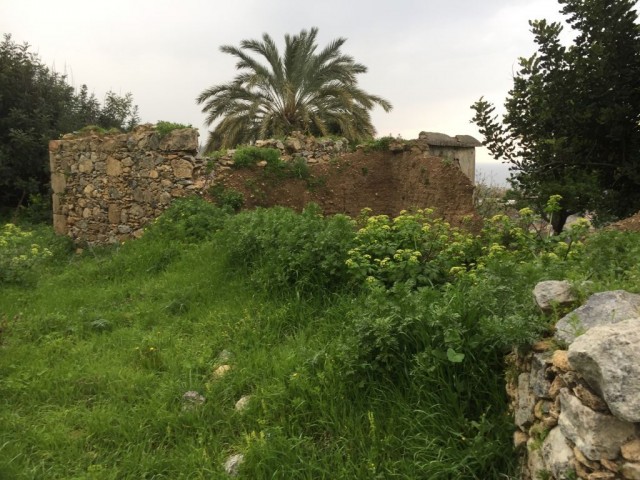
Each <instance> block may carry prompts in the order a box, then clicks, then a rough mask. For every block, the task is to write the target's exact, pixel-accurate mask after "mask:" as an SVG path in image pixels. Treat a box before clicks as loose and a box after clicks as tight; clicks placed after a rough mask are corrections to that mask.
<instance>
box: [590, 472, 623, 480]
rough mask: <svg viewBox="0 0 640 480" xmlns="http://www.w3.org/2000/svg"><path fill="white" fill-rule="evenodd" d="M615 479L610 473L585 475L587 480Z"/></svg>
mask: <svg viewBox="0 0 640 480" xmlns="http://www.w3.org/2000/svg"><path fill="white" fill-rule="evenodd" d="M615 478H616V475H615V473H612V472H604V471H600V472H591V473H590V474H589V475H587V480H614V479H615Z"/></svg>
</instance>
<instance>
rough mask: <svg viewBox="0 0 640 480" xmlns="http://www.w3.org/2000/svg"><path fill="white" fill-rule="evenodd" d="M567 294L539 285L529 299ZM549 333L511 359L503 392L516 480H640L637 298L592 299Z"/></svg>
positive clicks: (560, 299) (559, 285)
mask: <svg viewBox="0 0 640 480" xmlns="http://www.w3.org/2000/svg"><path fill="white" fill-rule="evenodd" d="M569 288H570V287H569V285H568V284H567V283H566V282H553V281H550V282H542V283H541V284H539V285H538V286H536V290H537V292H535V294H536V298H537V299H540V298H542V297H545V296H547V299H550V300H551V301H547V300H543V302H538V304H539V305H541V303H546V308H548V309H551V308H552V306H553V304H554V303H555V306H556V307H557V306H558V305H561V304H562V303H567V302H568V301H569V302H570V301H571V300H572V299H571V298H570V297H571V296H570V290H569ZM552 291H553V292H555V293H553V294H552V295H551V296H548V295H547V293H548V292H552ZM558 293H559V295H558ZM541 306H542V305H541ZM556 329H557V331H556V334H555V338H554V339H553V340H551V341H543V342H540V343H538V344H536V345H534V349H533V352H531V353H530V354H528V355H526V356H525V357H521V356H515V358H514V362H515V366H516V367H517V368H516V371H517V372H520V373H519V374H517V376H515V375H514V376H512V378H511V381H510V383H509V385H508V393H509V395H510V397H511V399H512V407H513V412H514V419H515V423H516V426H517V429H516V432H515V434H514V443H515V446H516V447H517V448H518V449H519V451H520V452H521V455H522V460H523V462H522V468H523V472H522V477H521V478H523V479H525V480H536V479H539V478H545V479H548V480H552V479H558V480H559V479H572V478H573V479H575V478H579V479H583V480H604V479H627V480H633V479H640V423H639V422H640V295H634V294H631V293H628V292H625V291H613V292H602V293H596V294H594V295H592V296H591V297H590V298H589V299H588V301H587V302H586V303H585V305H583V306H581V307H579V308H577V309H576V310H574V311H573V312H571V313H570V314H568V315H567V316H565V317H563V318H562V319H561V320H560V321H559V322H558V324H557V325H556ZM559 346H560V348H559Z"/></svg>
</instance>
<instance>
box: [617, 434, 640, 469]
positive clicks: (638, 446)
mask: <svg viewBox="0 0 640 480" xmlns="http://www.w3.org/2000/svg"><path fill="white" fill-rule="evenodd" d="M620 450H621V452H622V458H624V459H625V460H627V461H629V462H637V463H640V439H638V438H634V439H633V440H631V441H630V442H627V443H625V444H624V445H622V447H621V448H620Z"/></svg>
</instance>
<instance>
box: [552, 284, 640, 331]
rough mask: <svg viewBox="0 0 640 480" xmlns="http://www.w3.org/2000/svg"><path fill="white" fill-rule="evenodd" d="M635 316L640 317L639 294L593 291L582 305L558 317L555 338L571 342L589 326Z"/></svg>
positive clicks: (620, 291) (618, 291)
mask: <svg viewBox="0 0 640 480" xmlns="http://www.w3.org/2000/svg"><path fill="white" fill-rule="evenodd" d="M636 317H640V295H636V294H633V293H629V292H625V291H624V290H615V291H612V292H601V293H594V294H593V295H591V297H589V299H588V300H587V302H586V303H585V304H584V305H582V306H581V307H579V308H576V309H575V310H574V311H573V312H571V313H569V314H568V315H565V316H564V317H562V318H561V319H560V321H559V322H558V323H557V324H556V333H555V338H556V339H557V340H559V341H561V342H565V343H566V344H571V342H573V341H574V340H575V339H576V338H577V337H578V336H580V335H582V334H584V333H586V332H587V331H588V330H589V329H590V328H593V327H596V326H599V325H610V324H613V323H617V322H621V321H623V320H627V319H629V318H636Z"/></svg>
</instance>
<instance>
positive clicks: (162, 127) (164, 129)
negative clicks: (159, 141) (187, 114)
mask: <svg viewBox="0 0 640 480" xmlns="http://www.w3.org/2000/svg"><path fill="white" fill-rule="evenodd" d="M183 128H192V127H191V125H184V124H182V123H173V122H165V121H162V120H159V121H158V122H157V123H156V131H157V132H158V134H159V135H160V138H164V137H166V136H167V135H169V133H171V132H173V131H174V130H180V129H183Z"/></svg>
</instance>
